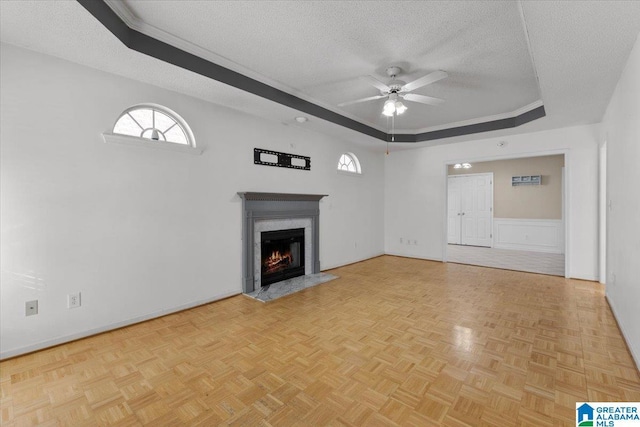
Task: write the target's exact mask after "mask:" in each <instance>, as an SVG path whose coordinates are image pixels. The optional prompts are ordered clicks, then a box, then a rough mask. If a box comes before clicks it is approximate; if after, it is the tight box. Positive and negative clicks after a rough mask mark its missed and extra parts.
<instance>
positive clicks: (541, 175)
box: [445, 154, 566, 277]
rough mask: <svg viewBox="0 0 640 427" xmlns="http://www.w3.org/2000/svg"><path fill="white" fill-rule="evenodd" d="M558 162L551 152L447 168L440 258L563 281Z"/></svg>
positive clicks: (560, 164) (561, 158)
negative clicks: (443, 250)
mask: <svg viewBox="0 0 640 427" xmlns="http://www.w3.org/2000/svg"><path fill="white" fill-rule="evenodd" d="M564 162H565V156H564V154H554V155H548V156H537V157H527V158H515V159H499V160H489V161H478V162H472V163H463V165H466V167H463V168H460V164H456V165H448V166H447V245H446V255H445V259H446V260H447V261H449V262H455V263H461V264H471V265H480V266H485V267H494V268H502V269H508V270H518V271H527V272H534V273H542V274H550V275H558V276H563V277H564V276H565V264H566V260H565V212H564V210H565V204H564V198H565V189H564V187H565V183H564V181H565V179H564V165H565V163H564ZM456 166H458V167H456Z"/></svg>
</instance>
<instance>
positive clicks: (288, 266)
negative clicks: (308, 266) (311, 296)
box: [260, 228, 305, 286]
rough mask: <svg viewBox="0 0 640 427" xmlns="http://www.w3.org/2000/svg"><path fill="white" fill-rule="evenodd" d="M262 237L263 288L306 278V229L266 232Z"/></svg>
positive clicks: (261, 282) (261, 280)
mask: <svg viewBox="0 0 640 427" xmlns="http://www.w3.org/2000/svg"><path fill="white" fill-rule="evenodd" d="M260 237H261V253H262V255H261V277H260V284H261V285H262V286H266V285H269V284H271V283H275V282H280V281H282V280H285V279H290V278H292V277H297V276H304V273H305V271H304V228H295V229H291V230H278V231H264V232H262V233H261V235H260Z"/></svg>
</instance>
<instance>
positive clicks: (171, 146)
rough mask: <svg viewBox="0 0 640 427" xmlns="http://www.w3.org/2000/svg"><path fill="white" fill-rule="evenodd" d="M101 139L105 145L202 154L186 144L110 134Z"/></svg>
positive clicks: (201, 151)
mask: <svg viewBox="0 0 640 427" xmlns="http://www.w3.org/2000/svg"><path fill="white" fill-rule="evenodd" d="M102 138H103V139H104V142H105V143H110V144H121V145H133V146H137V147H148V148H156V149H160V150H168V151H177V152H180V153H187V154H192V155H194V156H199V155H200V154H202V153H203V152H204V150H203V149H202V148H199V147H192V146H190V145H186V144H176V143H175V142H166V141H154V140H151V139H147V138H140V137H138V136H129V135H120V134H116V133H112V132H104V133H103V134H102Z"/></svg>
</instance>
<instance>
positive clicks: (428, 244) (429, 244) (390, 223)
mask: <svg viewBox="0 0 640 427" xmlns="http://www.w3.org/2000/svg"><path fill="white" fill-rule="evenodd" d="M598 132H599V127H598V126H595V125H590V126H577V127H570V128H563V129H555V130H550V131H544V132H535V133H529V134H521V135H514V136H509V137H503V138H490V139H478V140H476V141H469V142H461V143H457V144H448V145H438V146H434V147H427V148H419V149H416V150H407V151H401V152H394V153H391V155H389V156H387V157H386V161H385V251H386V252H387V253H389V254H396V255H402V256H411V257H417V258H426V259H433V260H442V259H443V249H444V242H445V238H446V236H445V229H446V217H445V206H446V166H445V165H446V164H447V163H449V164H450V163H459V162H464V161H470V162H473V161H482V160H493V159H498V158H510V157H511V158H513V157H527V156H535V155H543V154H545V155H546V154H556V153H557V154H560V153H563V152H564V153H565V165H566V166H565V167H566V169H567V171H568V177H567V180H568V187H569V188H568V205H567V209H566V210H567V215H568V221H569V229H568V230H567V233H566V235H565V238H566V239H568V243H569V253H568V261H569V271H568V276H569V277H575V278H580V279H587V280H596V279H597V277H598V276H597V275H598V205H597V203H598V173H597V171H598V145H597V138H598ZM499 141H506V142H507V145H506V146H504V147H498V146H497V143H498V142H499ZM401 238H402V239H403V242H405V243H400V239H401ZM407 239H409V240H410V241H411V242H412V243H413V241H417V242H418V244H417V245H414V244H411V245H407V244H406V241H407Z"/></svg>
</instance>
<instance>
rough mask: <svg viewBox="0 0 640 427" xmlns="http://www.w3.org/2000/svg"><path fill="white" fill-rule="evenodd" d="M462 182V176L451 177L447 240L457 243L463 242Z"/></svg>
mask: <svg viewBox="0 0 640 427" xmlns="http://www.w3.org/2000/svg"><path fill="white" fill-rule="evenodd" d="M460 182H461V178H458V177H451V176H450V177H449V184H448V188H449V197H448V202H447V203H448V208H447V212H448V213H447V241H448V242H449V243H454V244H456V245H459V244H461V243H462V242H461V240H460V239H461V234H460V212H462V211H461V210H460Z"/></svg>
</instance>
